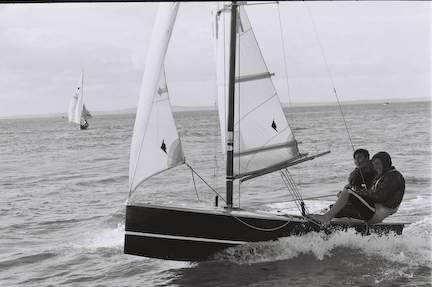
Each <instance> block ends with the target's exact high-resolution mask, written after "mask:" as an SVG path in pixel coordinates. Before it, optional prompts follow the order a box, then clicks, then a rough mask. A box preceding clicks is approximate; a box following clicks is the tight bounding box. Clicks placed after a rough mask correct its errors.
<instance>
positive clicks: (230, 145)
mask: <svg viewBox="0 0 432 287" xmlns="http://www.w3.org/2000/svg"><path fill="white" fill-rule="evenodd" d="M237 7H238V5H237V1H232V5H231V29H230V30H231V31H230V33H231V34H230V36H231V39H230V55H229V65H230V69H229V78H228V125H227V162H226V202H227V207H232V205H233V186H234V176H233V158H234V92H235V62H236V36H237V33H236V32H237V31H236V30H237V29H236V27H237V23H236V22H237Z"/></svg>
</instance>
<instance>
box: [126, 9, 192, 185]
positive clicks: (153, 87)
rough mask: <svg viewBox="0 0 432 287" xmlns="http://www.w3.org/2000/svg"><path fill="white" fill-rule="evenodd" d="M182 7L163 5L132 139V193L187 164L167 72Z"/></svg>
mask: <svg viewBox="0 0 432 287" xmlns="http://www.w3.org/2000/svg"><path fill="white" fill-rule="evenodd" d="M178 7H179V3H172V2H167V3H161V4H160V6H159V10H158V14H157V16H156V23H155V26H154V28H153V35H152V39H151V42H150V48H149V52H148V56H147V63H146V68H145V72H144V76H143V82H142V86H141V93H140V98H139V102H138V109H137V115H136V120H135V126H134V131H133V137H132V145H131V154H130V166H129V192H130V193H131V192H133V191H134V190H135V189H136V188H137V187H138V185H139V184H140V183H142V182H143V181H144V180H146V179H147V178H149V177H151V176H153V175H155V174H157V173H159V172H161V171H164V170H166V169H169V168H171V167H174V166H176V165H178V164H181V163H183V162H184V156H183V150H182V147H181V143H180V139H179V136H178V132H177V129H176V126H175V122H174V117H173V115H172V110H171V104H170V101H169V95H168V88H167V84H166V79H165V72H164V60H165V55H166V51H167V48H168V43H169V40H170V37H171V33H172V30H173V26H174V22H175V19H176V15H177V12H178Z"/></svg>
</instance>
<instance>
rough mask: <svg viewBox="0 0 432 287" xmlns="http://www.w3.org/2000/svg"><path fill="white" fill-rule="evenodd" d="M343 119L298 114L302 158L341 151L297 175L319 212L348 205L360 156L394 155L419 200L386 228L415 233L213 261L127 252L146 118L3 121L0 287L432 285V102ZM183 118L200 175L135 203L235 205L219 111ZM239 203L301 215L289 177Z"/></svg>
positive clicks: (285, 241)
mask: <svg viewBox="0 0 432 287" xmlns="http://www.w3.org/2000/svg"><path fill="white" fill-rule="evenodd" d="M342 111H343V116H342V115H341V112H340V110H339V107H338V106H311V107H294V108H291V109H286V114H287V118H288V119H289V121H290V124H291V127H292V129H293V131H294V134H295V137H296V140H297V141H298V142H299V149H300V151H301V152H302V153H308V154H309V155H314V154H316V153H319V152H323V151H327V150H329V151H331V153H330V154H328V155H325V156H322V157H319V158H316V159H315V160H312V161H309V162H306V163H304V164H300V165H298V166H296V167H293V168H291V169H290V174H291V175H292V177H293V179H294V181H295V182H296V185H297V187H298V189H299V191H300V193H301V195H302V197H303V199H304V201H305V203H306V206H307V208H308V211H309V212H314V211H317V210H320V209H321V208H324V207H327V206H328V205H329V204H331V203H332V202H334V200H335V199H336V196H335V195H336V194H337V192H338V191H339V190H340V189H341V187H343V185H344V184H345V182H346V180H347V176H348V174H349V172H350V171H351V170H352V169H353V168H354V163H353V158H352V153H353V149H356V148H366V149H368V150H369V152H370V153H371V156H372V155H373V154H374V153H376V152H379V151H387V152H388V153H389V154H390V155H391V156H392V160H393V165H394V166H395V167H396V168H397V169H398V170H399V171H400V172H401V173H402V174H403V175H404V177H405V179H406V192H405V197H404V200H403V202H402V205H401V206H400V209H399V211H398V212H397V213H396V214H395V215H393V216H391V217H389V218H388V219H387V220H386V221H389V222H392V221H393V222H398V221H403V222H407V223H409V224H408V225H407V226H406V227H405V229H404V231H403V234H402V235H400V236H398V235H394V234H389V235H387V236H377V235H371V236H366V237H363V236H361V235H359V234H356V233H355V232H354V231H348V232H339V233H334V234H331V235H329V236H327V235H326V234H322V233H311V234H307V235H304V236H301V237H300V236H299V237H286V238H281V239H279V240H277V241H273V242H262V243H253V244H248V245H244V246H240V247H237V248H232V249H228V250H226V251H224V252H222V253H221V254H219V255H218V257H217V258H218V260H213V261H208V262H201V263H196V262H177V261H164V260H157V259H150V258H145V257H137V256H131V255H125V254H123V241H124V224H125V202H126V200H127V199H128V170H129V152H130V143H131V138H132V130H133V125H134V120H135V115H133V114H125V115H103V116H102V115H101V116H94V118H93V119H92V120H91V121H90V128H89V129H88V130H82V131H79V130H77V128H76V126H75V125H74V124H71V123H67V119H65V118H60V117H55V118H54V117H47V118H23V119H2V120H0V176H1V177H0V192H1V195H0V286H432V283H431V278H432V276H431V272H432V258H431V256H432V252H431V235H432V216H431V210H432V203H431V194H432V192H431V107H430V102H408V103H390V104H388V105H382V104H361V105H360V104H359V105H344V106H342ZM175 119H176V122H177V126H178V130H179V134H180V136H181V139H182V145H183V148H184V152H185V156H186V160H187V162H188V164H189V165H190V167H191V168H192V169H193V170H194V171H196V172H197V174H198V175H196V174H195V175H194V176H193V177H192V172H191V171H190V169H189V168H188V167H185V166H181V167H178V168H175V169H173V170H171V171H169V172H168V173H167V174H166V175H159V176H157V177H156V178H155V179H153V180H152V181H149V182H148V183H146V184H144V186H143V187H140V189H139V190H137V192H136V194H134V196H133V197H131V198H130V200H145V202H147V201H148V202H153V201H155V202H159V203H162V204H173V205H182V206H194V205H200V206H212V205H213V204H214V198H215V193H214V192H218V193H219V194H220V199H219V201H220V204H221V205H223V204H224V203H223V199H224V192H223V189H224V183H223V179H224V169H225V165H224V162H223V156H222V154H221V144H220V143H219V142H218V141H219V140H220V131H219V127H218V124H217V121H218V116H217V114H216V112H215V111H189V112H176V113H175ZM200 177H201V178H200ZM159 180H160V182H162V183H159ZM164 181H165V182H164ZM209 186H210V187H211V188H210V187H209ZM212 189H213V190H214V191H213V190H212ZM143 192H148V194H147V195H143V194H140V193H143ZM234 200H235V204H240V206H241V207H244V208H247V207H251V208H254V209H261V210H270V211H271V210H273V211H275V210H279V211H281V212H291V213H299V210H298V209H297V207H296V204H295V202H294V201H293V200H292V197H291V195H290V192H289V191H288V190H287V189H286V187H285V186H284V184H283V181H282V180H281V178H280V175H279V174H278V173H277V172H276V173H273V174H270V175H266V176H263V177H262V178H258V179H256V180H252V181H250V182H246V183H243V184H242V185H240V186H236V189H235V198H234Z"/></svg>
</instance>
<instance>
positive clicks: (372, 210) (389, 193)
mask: <svg viewBox="0 0 432 287" xmlns="http://www.w3.org/2000/svg"><path fill="white" fill-rule="evenodd" d="M372 163H373V166H374V169H375V171H376V172H377V174H378V175H377V176H376V178H375V180H374V182H373V186H372V188H370V189H363V190H360V191H353V190H351V189H349V188H344V189H343V190H342V192H341V193H340V195H339V198H338V199H337V201H336V203H335V204H334V205H333V206H332V208H330V210H329V211H327V212H326V213H324V214H322V215H321V214H310V215H309V217H310V218H311V219H313V220H316V221H319V222H321V223H324V224H328V223H329V222H330V220H331V219H333V218H334V217H335V216H336V214H337V213H338V212H339V211H341V210H342V209H343V208H344V207H345V206H346V205H347V203H348V202H350V203H351V204H352V205H353V206H354V207H355V208H356V209H357V211H358V213H359V215H360V217H361V218H363V219H364V220H365V221H368V222H369V223H378V222H381V221H383V219H384V218H386V217H388V216H389V215H391V214H393V213H395V212H396V211H397V210H398V208H399V205H400V203H401V202H402V198H403V195H404V193H405V179H404V177H403V176H402V174H401V173H400V172H398V171H397V170H396V169H395V167H394V166H392V161H391V157H390V155H389V154H388V153H386V152H379V153H377V154H375V155H374V156H373V157H372Z"/></svg>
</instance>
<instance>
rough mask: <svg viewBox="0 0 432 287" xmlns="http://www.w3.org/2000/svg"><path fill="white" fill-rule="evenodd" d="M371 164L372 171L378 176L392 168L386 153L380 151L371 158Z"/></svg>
mask: <svg viewBox="0 0 432 287" xmlns="http://www.w3.org/2000/svg"><path fill="white" fill-rule="evenodd" d="M372 163H373V165H374V169H375V170H376V171H377V172H378V175H382V174H384V173H386V172H387V171H388V170H389V169H390V167H391V166H392V160H391V157H390V155H389V154H388V153H386V152H385V151H380V152H379V153H376V154H375V155H374V156H373V157H372Z"/></svg>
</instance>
